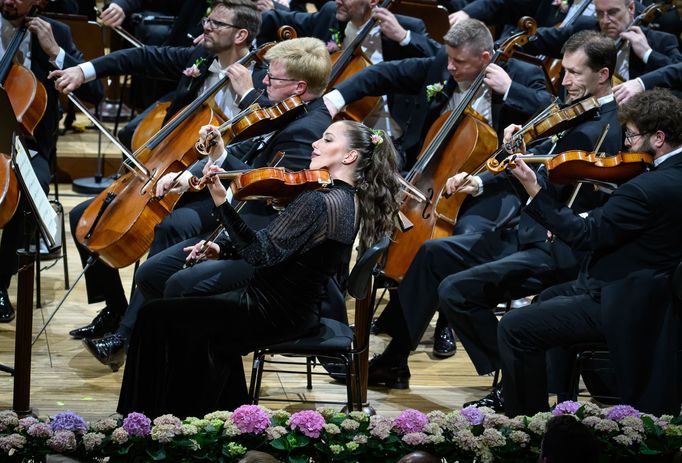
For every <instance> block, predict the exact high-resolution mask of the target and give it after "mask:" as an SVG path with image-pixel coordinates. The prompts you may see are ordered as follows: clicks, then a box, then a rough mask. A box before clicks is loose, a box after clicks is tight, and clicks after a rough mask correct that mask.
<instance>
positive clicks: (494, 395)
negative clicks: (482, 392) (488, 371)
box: [462, 385, 504, 412]
mask: <svg viewBox="0 0 682 463" xmlns="http://www.w3.org/2000/svg"><path fill="white" fill-rule="evenodd" d="M472 405H473V406H474V407H488V408H492V409H493V410H495V411H496V412H503V411H504V395H502V385H499V386H496V387H495V388H493V390H492V391H491V392H490V394H488V395H487V396H485V397H483V398H482V399H478V400H474V401H473V402H466V403H465V404H464V405H462V408H466V407H470V406H472Z"/></svg>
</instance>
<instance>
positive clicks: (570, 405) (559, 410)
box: [552, 400, 583, 416]
mask: <svg viewBox="0 0 682 463" xmlns="http://www.w3.org/2000/svg"><path fill="white" fill-rule="evenodd" d="M582 406H583V405H582V404H581V403H580V402H574V401H573V400H565V401H563V402H561V403H558V404H556V407H554V410H552V415H554V416H559V415H574V414H575V412H577V411H578V410H579V409H580V407H582Z"/></svg>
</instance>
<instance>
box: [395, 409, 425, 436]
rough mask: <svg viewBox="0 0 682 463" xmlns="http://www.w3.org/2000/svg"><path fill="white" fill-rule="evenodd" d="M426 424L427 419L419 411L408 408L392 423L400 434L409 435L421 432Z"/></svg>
mask: <svg viewBox="0 0 682 463" xmlns="http://www.w3.org/2000/svg"><path fill="white" fill-rule="evenodd" d="M428 422H429V418H428V417H427V416H426V415H425V414H423V413H422V412H420V411H419V410H414V409H412V408H408V409H407V410H403V412H402V413H401V414H400V415H398V417H397V418H396V419H395V420H394V421H393V425H394V426H395V428H396V429H397V430H398V432H399V433H400V434H409V433H413V432H422V431H423V430H424V427H425V426H426V424H427V423H428Z"/></svg>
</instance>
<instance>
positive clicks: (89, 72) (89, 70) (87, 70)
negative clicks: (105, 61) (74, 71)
mask: <svg viewBox="0 0 682 463" xmlns="http://www.w3.org/2000/svg"><path fill="white" fill-rule="evenodd" d="M78 67H79V68H81V71H82V72H83V77H84V78H85V80H84V81H83V83H87V82H91V81H93V80H95V79H96V78H97V71H95V66H93V65H92V63H91V62H90V61H86V62H85V63H81V64H79V65H78Z"/></svg>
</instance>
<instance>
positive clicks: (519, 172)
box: [509, 158, 540, 198]
mask: <svg viewBox="0 0 682 463" xmlns="http://www.w3.org/2000/svg"><path fill="white" fill-rule="evenodd" d="M514 164H515V165H514V166H512V165H510V166H509V170H511V172H512V174H514V177H516V178H517V179H519V182H521V185H523V188H525V190H526V192H527V193H528V195H529V196H530V197H531V198H534V197H535V195H536V194H538V192H539V191H540V185H538V178H537V177H536V176H535V172H534V171H533V169H531V168H530V167H528V164H526V163H525V162H523V159H520V158H517V159H515V160H514Z"/></svg>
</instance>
